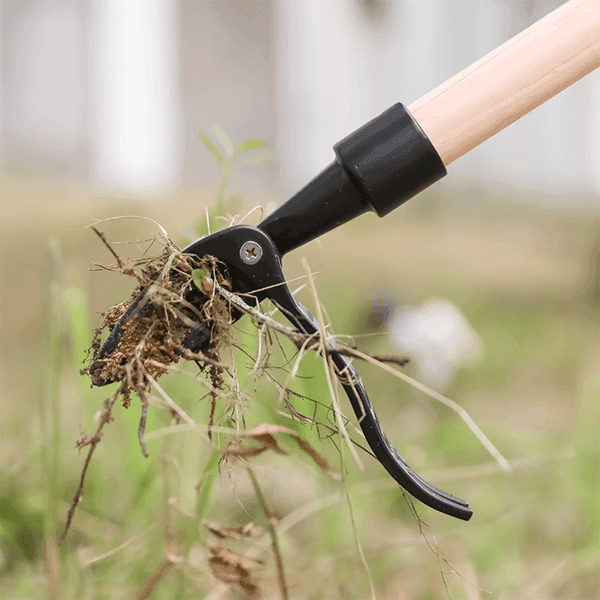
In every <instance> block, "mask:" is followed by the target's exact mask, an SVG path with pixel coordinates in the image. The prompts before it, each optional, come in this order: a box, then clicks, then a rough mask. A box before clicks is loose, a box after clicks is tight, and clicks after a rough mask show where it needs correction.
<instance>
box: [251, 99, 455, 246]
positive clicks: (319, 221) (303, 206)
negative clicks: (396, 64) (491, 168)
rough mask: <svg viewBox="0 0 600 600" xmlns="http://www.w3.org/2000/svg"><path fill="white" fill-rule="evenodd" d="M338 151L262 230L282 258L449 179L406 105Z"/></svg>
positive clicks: (368, 125)
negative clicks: (344, 224) (337, 229)
mask: <svg viewBox="0 0 600 600" xmlns="http://www.w3.org/2000/svg"><path fill="white" fill-rule="evenodd" d="M334 150H335V153H336V155H337V156H336V160H335V161H334V162H333V163H332V164H330V165H329V166H328V167H327V168H326V169H325V170H324V171H322V172H321V173H320V174H319V175H317V177H315V178H314V179H313V180H312V181H311V182H310V183H309V184H308V185H306V186H305V187H304V188H302V189H301V190H300V191H299V192H298V193H297V194H296V195H295V196H293V197H292V198H291V199H290V200H288V201H287V202H286V203H285V204H283V205H282V206H281V207H279V208H278V209H277V210H275V211H274V212H273V213H271V215H269V216H268V217H267V218H266V219H265V220H264V221H263V222H262V223H260V225H259V226H258V227H259V229H261V230H262V231H264V232H265V233H266V234H267V235H268V236H269V237H270V238H271V239H272V240H273V241H274V243H275V246H276V247H277V249H278V250H279V252H280V253H281V254H282V255H283V254H285V253H286V252H289V251H290V250H293V249H294V248H297V247H298V246H301V245H302V244H305V243H306V242H309V241H310V240H313V239H315V238H317V237H319V236H320V235H322V234H324V233H326V232H327V231H330V230H331V229H334V228H335V227H338V226H339V225H342V224H343V223H346V222H347V221H349V220H350V219H353V218H354V217H357V216H359V215H361V214H363V213H364V212H366V211H368V210H373V211H375V212H376V213H377V214H378V215H379V216H380V217H383V216H384V215H386V214H387V213H389V212H390V211H391V210H393V209H394V208H396V207H397V206H400V204H402V203H403V202H406V201H407V200H409V199H410V198H412V197H413V196H414V195H416V194H418V193H419V192H420V191H422V190H424V189H425V188H426V187H428V186H429V185H431V184H432V183H435V182H436V181H437V180H438V179H441V178H442V177H443V176H444V175H445V174H446V168H445V167H444V163H443V162H442V159H441V158H440V156H439V154H438V153H437V151H436V149H435V148H434V147H433V144H432V143H431V142H430V141H429V138H428V137H427V136H426V135H425V133H424V132H423V130H422V129H421V127H420V126H419V124H418V123H417V122H416V121H415V119H414V118H413V116H412V115H411V114H410V112H409V111H408V109H407V108H406V107H405V106H403V105H402V104H395V105H394V106H392V107H391V108H389V109H388V110H386V111H385V112H384V113H382V114H381V115H379V116H378V117H376V118H375V119H373V120H372V121H369V122H368V123H366V124H365V125H363V126H362V127H361V128H360V129H357V130H356V131H355V132H354V133H352V134H350V135H349V136H348V137H346V138H344V139H343V140H342V141H341V142H338V143H337V144H336V145H335V146H334Z"/></svg>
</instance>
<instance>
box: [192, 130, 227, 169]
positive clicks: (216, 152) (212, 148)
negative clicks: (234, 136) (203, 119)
mask: <svg viewBox="0 0 600 600" xmlns="http://www.w3.org/2000/svg"><path fill="white" fill-rule="evenodd" d="M198 137H199V138H200V139H201V140H202V143H203V144H204V145H205V146H206V147H207V148H208V149H209V150H210V152H211V154H212V155H213V156H214V157H215V158H216V159H217V160H218V161H219V163H220V164H223V161H224V160H225V159H224V158H223V156H222V155H221V153H220V152H219V150H218V149H217V147H216V146H215V145H214V144H213V143H212V142H211V141H210V139H209V138H208V136H207V135H206V134H205V133H204V132H203V131H198Z"/></svg>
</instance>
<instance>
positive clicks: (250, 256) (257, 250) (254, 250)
mask: <svg viewBox="0 0 600 600" xmlns="http://www.w3.org/2000/svg"><path fill="white" fill-rule="evenodd" d="M262 253H263V251H262V248H261V247H260V246H259V245H258V244H257V243H256V242H244V243H243V244H242V247H241V248H240V258H241V259H242V261H243V262H245V263H246V264H247V265H254V264H256V263H257V262H258V261H259V260H260V259H261V258H262Z"/></svg>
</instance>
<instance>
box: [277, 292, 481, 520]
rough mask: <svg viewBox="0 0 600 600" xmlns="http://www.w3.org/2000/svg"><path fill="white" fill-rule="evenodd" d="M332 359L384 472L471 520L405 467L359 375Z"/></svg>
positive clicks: (292, 308) (302, 311)
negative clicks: (388, 437) (382, 426)
mask: <svg viewBox="0 0 600 600" xmlns="http://www.w3.org/2000/svg"><path fill="white" fill-rule="evenodd" d="M273 292H274V290H272V291H271V293H272V296H271V299H272V300H274V301H275V302H276V303H277V305H278V306H279V307H280V308H281V309H282V312H283V314H284V315H285V316H286V317H287V319H288V320H289V321H290V322H291V323H293V324H294V326H296V327H297V328H298V329H299V330H300V331H302V332H303V333H306V334H308V335H314V334H316V333H318V332H319V326H318V324H317V322H316V321H315V319H314V317H313V316H312V315H311V314H310V312H308V310H307V309H306V308H305V307H304V306H302V304H300V303H299V302H298V301H297V300H296V299H295V298H294V297H293V296H292V295H291V293H290V292H289V290H288V288H287V287H286V286H282V287H281V288H280V289H279V290H278V291H277V292H276V293H273ZM326 335H327V343H328V344H329V345H330V346H331V347H332V348H334V349H335V347H336V343H335V340H334V339H333V338H332V337H331V336H330V335H329V334H326ZM331 357H332V359H333V362H334V364H335V366H336V371H337V376H338V378H339V380H340V383H341V384H342V387H343V388H344V391H345V392H346V395H347V396H348V399H349V400H350V403H351V404H352V408H353V409H354V413H355V414H356V418H357V419H358V423H359V425H360V428H361V429H362V432H363V434H364V436H365V439H366V440H367V443H368V444H369V446H370V447H371V450H373V453H374V454H375V456H376V457H377V460H379V462H380V463H381V464H382V465H383V466H384V467H385V469H386V471H387V472H388V473H389V474H390V475H391V476H392V477H393V478H394V479H395V480H396V481H397V482H398V483H399V484H400V485H401V486H402V487H403V488H404V489H405V490H406V491H407V492H409V493H410V494H411V495H413V496H414V497H415V498H417V499H418V500H420V501H421V502H423V504H426V505H427V506H429V507H431V508H434V509H435V510H437V511H439V512H442V513H444V514H447V515H450V516H452V517H456V518H457V519H462V520H463V521H468V520H469V519H470V518H471V517H472V515H473V511H472V510H471V509H470V508H469V504H468V503H467V502H465V501H464V500H461V499H460V498H456V497H455V496H452V495H451V494H448V493H446V492H444V491H442V490H440V489H438V488H436V487H435V486H433V485H431V484H430V483H427V482H426V481H425V480H424V479H422V478H421V477H419V475H417V474H416V473H415V472H414V471H413V470H412V469H411V468H410V467H409V466H408V464H407V463H406V461H405V460H404V459H403V458H402V457H401V456H400V454H399V453H398V452H397V450H396V449H395V448H394V447H393V446H392V444H391V443H390V441H389V440H388V439H387V437H386V435H385V433H384V432H383V429H382V428H381V424H380V423H379V419H378V418H377V415H376V414H375V409H374V408H373V405H372V404H371V401H370V400H369V397H368V396H367V392H366V390H365V387H364V385H363V383H362V380H361V378H360V375H359V374H358V372H357V371H356V369H355V368H354V367H353V365H352V363H351V362H350V360H349V359H348V358H347V357H346V356H344V355H343V354H340V353H338V352H335V351H333V352H332V353H331Z"/></svg>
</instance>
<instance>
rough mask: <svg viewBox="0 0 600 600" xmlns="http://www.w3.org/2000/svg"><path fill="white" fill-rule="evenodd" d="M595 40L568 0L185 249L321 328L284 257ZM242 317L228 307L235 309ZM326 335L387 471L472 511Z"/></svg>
mask: <svg viewBox="0 0 600 600" xmlns="http://www.w3.org/2000/svg"><path fill="white" fill-rule="evenodd" d="M599 40H600V4H599V3H598V2H597V1H593V0H571V2H568V3H567V4H565V5H564V6H562V7H561V8H559V9H558V10H556V11H554V12H553V13H551V14H550V15H549V16H548V17H546V18H545V19H542V20H541V21H539V22H538V23H536V24H535V25H533V26H532V27H530V28H529V29H528V30H526V31H524V32H523V33H521V34H520V35H518V36H516V37H515V38H513V39H512V40H510V41H509V42H507V43H506V44H504V45H503V46H501V47H500V48H498V49H497V50H495V51H494V52H492V53H491V54H489V55H488V56H486V57H484V58H483V59H481V60H480V61H478V62H477V63H475V64H474V65H472V66H471V67H469V68H467V69H466V70H465V71H463V72H462V73H460V74H459V75H457V76H455V77H454V78H452V79H451V80H449V81H448V82H446V83H445V84H443V85H442V86H440V87H439V88H437V89H436V90H434V91H433V92H431V93H430V94H428V95H427V96H425V97H424V98H422V99H421V100H419V101H417V102H416V103H415V104H413V105H411V107H410V110H409V109H407V108H406V107H404V106H403V105H402V104H396V105H394V106H392V107H391V108H390V109H389V110H387V111H385V112H384V113H383V114H381V115H380V116H378V117H376V118H375V119H373V120H372V121H370V122H368V123H367V124H366V125H364V126H363V127H361V128H360V129H358V130H357V131H355V132H354V133H352V134H351V135H349V136H348V137H346V138H345V139H344V140H342V141H341V142H339V143H338V144H336V146H335V147H334V149H335V154H336V158H335V160H334V161H333V163H332V164H331V165H330V166H329V167H327V168H326V169H325V170H324V171H323V172H322V173H320V174H319V175H318V176H317V177H316V178H315V179H313V180H312V181H311V182H310V183H309V184H308V185H307V186H306V187H305V188H303V189H302V190H301V191H300V192H298V193H297V194H296V195H295V196H294V197H292V198H291V199H290V200H288V201H287V202H286V203H285V204H283V205H282V206H281V207H280V208H279V209H277V210H276V211H275V212H273V213H272V214H271V215H269V216H268V217H267V218H266V219H264V220H263V221H262V222H261V223H260V224H259V225H258V226H257V227H251V226H247V225H238V226H234V227H230V228H228V229H225V230H223V231H219V232H217V233H213V234H211V235H208V236H206V237H204V238H202V239H200V240H198V241H196V242H194V243H192V244H191V245H189V246H188V247H187V248H185V249H184V250H183V252H184V253H185V254H190V255H195V256H197V257H199V258H202V257H205V256H207V255H210V256H213V257H215V258H216V259H217V260H218V261H219V263H220V264H221V265H222V266H223V268H224V272H226V274H227V279H228V281H230V283H231V288H232V290H233V291H234V292H236V293H239V294H244V295H246V296H248V295H250V296H251V297H252V298H253V299H254V302H256V303H260V302H261V301H262V300H265V299H269V300H271V301H273V302H274V303H275V304H276V305H277V306H278V307H279V309H280V310H281V312H282V314H283V315H284V316H285V317H286V318H287V319H288V320H289V321H290V322H291V323H292V324H293V326H294V327H295V328H296V329H297V330H298V331H299V332H301V333H304V334H307V335H309V336H313V335H317V334H318V333H319V326H318V324H317V322H316V321H315V319H314V318H313V316H312V315H311V314H310V313H309V312H308V311H307V310H306V308H304V307H303V306H302V305H301V304H300V303H299V302H298V301H297V300H296V299H295V298H294V297H293V296H292V294H291V292H290V290H289V288H288V286H287V285H286V280H285V277H284V274H283V271H282V266H281V259H282V257H283V256H284V255H285V254H286V253H287V252H289V251H291V250H294V249H295V248H298V247H299V246H301V245H303V244H305V243H306V242H308V241H310V240H313V239H315V238H317V237H318V236H320V235H322V234H323V233H325V232H327V231H330V230H331V229H333V228H335V227H337V226H339V225H342V224H343V223H345V222H347V221H349V220H350V219H353V218H355V217H357V216H359V215H361V214H363V213H364V212H366V211H375V212H376V213H377V214H378V215H379V216H384V215H386V214H387V213H389V212H390V211H391V210H393V209H394V208H396V207H398V206H399V205H400V204H402V203H403V202H405V201H406V200H408V199H409V198H411V197H412V196H414V195H415V194H417V193H418V192H420V191H421V190H423V189H424V188H426V187H427V186H429V185H431V184H432V183H434V182H435V181H437V180H438V179H440V178H441V177H443V176H444V175H445V174H446V165H448V164H449V163H450V162H452V161H453V160H455V159H456V158H458V157H460V156H462V154H464V153H466V152H467V151H468V150H470V149H472V148H473V147H475V146H477V145H478V144H479V143H481V142H482V141H484V140H485V139H487V138H488V137H491V136H492V135H493V134H494V133H496V132H497V131H499V130H501V129H502V128H504V127H506V126H507V125H509V124H510V123H512V122H513V121H515V120H516V119H518V118H519V117H521V116H523V115H524V114H526V113H527V112H529V111H530V110H532V109H533V108H535V107H536V106H538V105H539V104H541V103H542V102H544V101H545V100H547V99H548V98H550V97H552V96H553V95H554V94H556V93H558V92H559V91H561V90H562V89H564V88H565V87H567V86H568V85H570V84H571V83H573V82H574V81H576V80H578V79H579V78H580V77H583V76H584V75H585V74H587V73H589V72H590V71H592V70H593V69H594V68H596V67H598V66H599V64H600V50H599V45H600V42H599ZM413 115H414V116H413ZM416 119H418V122H417V120H416ZM425 132H428V133H425ZM186 299H187V301H188V302H189V303H190V304H192V305H194V306H196V307H198V308H200V307H201V306H202V304H203V303H204V302H206V300H207V296H206V295H205V294H203V293H202V292H201V291H200V290H193V291H192V292H190V293H189V295H188V296H187V298H186ZM147 310H151V302H148V298H147V297H146V293H145V292H142V293H141V294H140V295H139V296H138V298H137V299H136V300H135V301H134V302H133V304H132V305H131V306H130V307H129V309H128V310H127V312H126V313H125V314H124V315H123V316H122V318H121V320H120V321H119V323H118V324H117V325H116V326H115V327H114V328H113V330H112V332H111V333H110V335H109V337H108V338H107V340H106V341H105V343H104V345H103V346H102V348H101V349H100V351H99V353H98V354H97V356H96V357H95V360H100V361H101V360H102V359H104V358H106V357H107V356H109V355H110V354H111V353H112V352H113V351H114V350H115V348H116V347H117V346H118V344H119V340H120V338H121V336H122V334H123V331H124V330H125V327H126V326H127V323H128V322H130V321H131V320H132V319H135V318H136V316H137V315H138V314H140V312H141V311H147ZM241 315H242V313H240V312H239V311H235V310H234V318H239V317H240V316H241ZM209 338H210V324H209V323H202V322H198V321H196V322H195V327H194V328H190V333H189V335H188V336H187V338H186V342H185V345H186V347H188V348H189V349H190V350H192V351H201V350H202V349H203V347H205V345H206V344H207V343H208V340H209ZM327 343H328V345H329V348H331V351H330V354H331V357H332V360H333V363H334V365H335V367H336V372H337V375H338V377H339V379H340V382H341V385H342V387H343V388H344V390H345V392H346V394H347V396H348V398H349V400H350V403H351V404H352V408H353V409H354V412H355V414H356V417H357V419H358V422H359V424H360V427H361V429H362V431H363V433H364V436H365V438H366V440H367V442H368V444H369V446H370V447H371V449H372V451H373V453H374V454H375V456H376V457H377V459H378V460H379V461H380V462H381V463H382V465H383V466H384V467H385V469H386V470H387V471H388V473H389V474H390V475H391V476H392V477H393V478H394V479H395V480H396V481H397V482H398V483H399V484H400V485H401V486H402V487H403V488H404V489H405V490H407V491H408V492H409V493H410V494H412V495H413V496H414V497H415V498H417V499H419V500H420V501H421V502H423V503H424V504H426V505H427V506H430V507H431V508H434V509H435V510H438V511H440V512H442V513H445V514H447V515H450V516H453V517H456V518H458V519H463V520H465V521H467V520H469V519H470V517H471V516H472V511H471V509H470V508H469V505H468V503H467V502H465V501H464V500H460V499H458V498H456V497H454V496H452V495H450V494H448V493H446V492H443V491H442V490H439V489H437V488H436V487H434V486H433V485H431V484H429V483H427V482H426V481H424V480H423V479H422V478H421V477H419V476H418V475H417V474H416V473H415V472H414V471H412V469H411V468H410V467H409V466H408V464H407V463H406V462H405V461H404V459H403V458H402V457H401V456H400V454H399V453H398V452H397V451H396V450H395V449H394V448H393V446H392V445H391V444H390V442H389V441H388V439H387V437H386V436H385V434H384V432H383V429H382V427H381V425H380V423H379V420H378V419H377V416H376V414H375V411H374V409H373V406H372V404H371V402H370V400H369V398H368V396H367V393H366V391H365V388H364V386H363V384H362V382H361V379H360V376H359V375H358V373H357V371H356V369H355V368H354V367H353V366H352V364H351V363H350V360H349V359H348V358H347V357H346V356H345V355H343V354H341V353H340V352H337V351H336V345H335V342H334V340H333V339H332V338H331V337H330V336H328V339H327ZM90 372H92V373H93V365H92V368H91V369H90Z"/></svg>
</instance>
